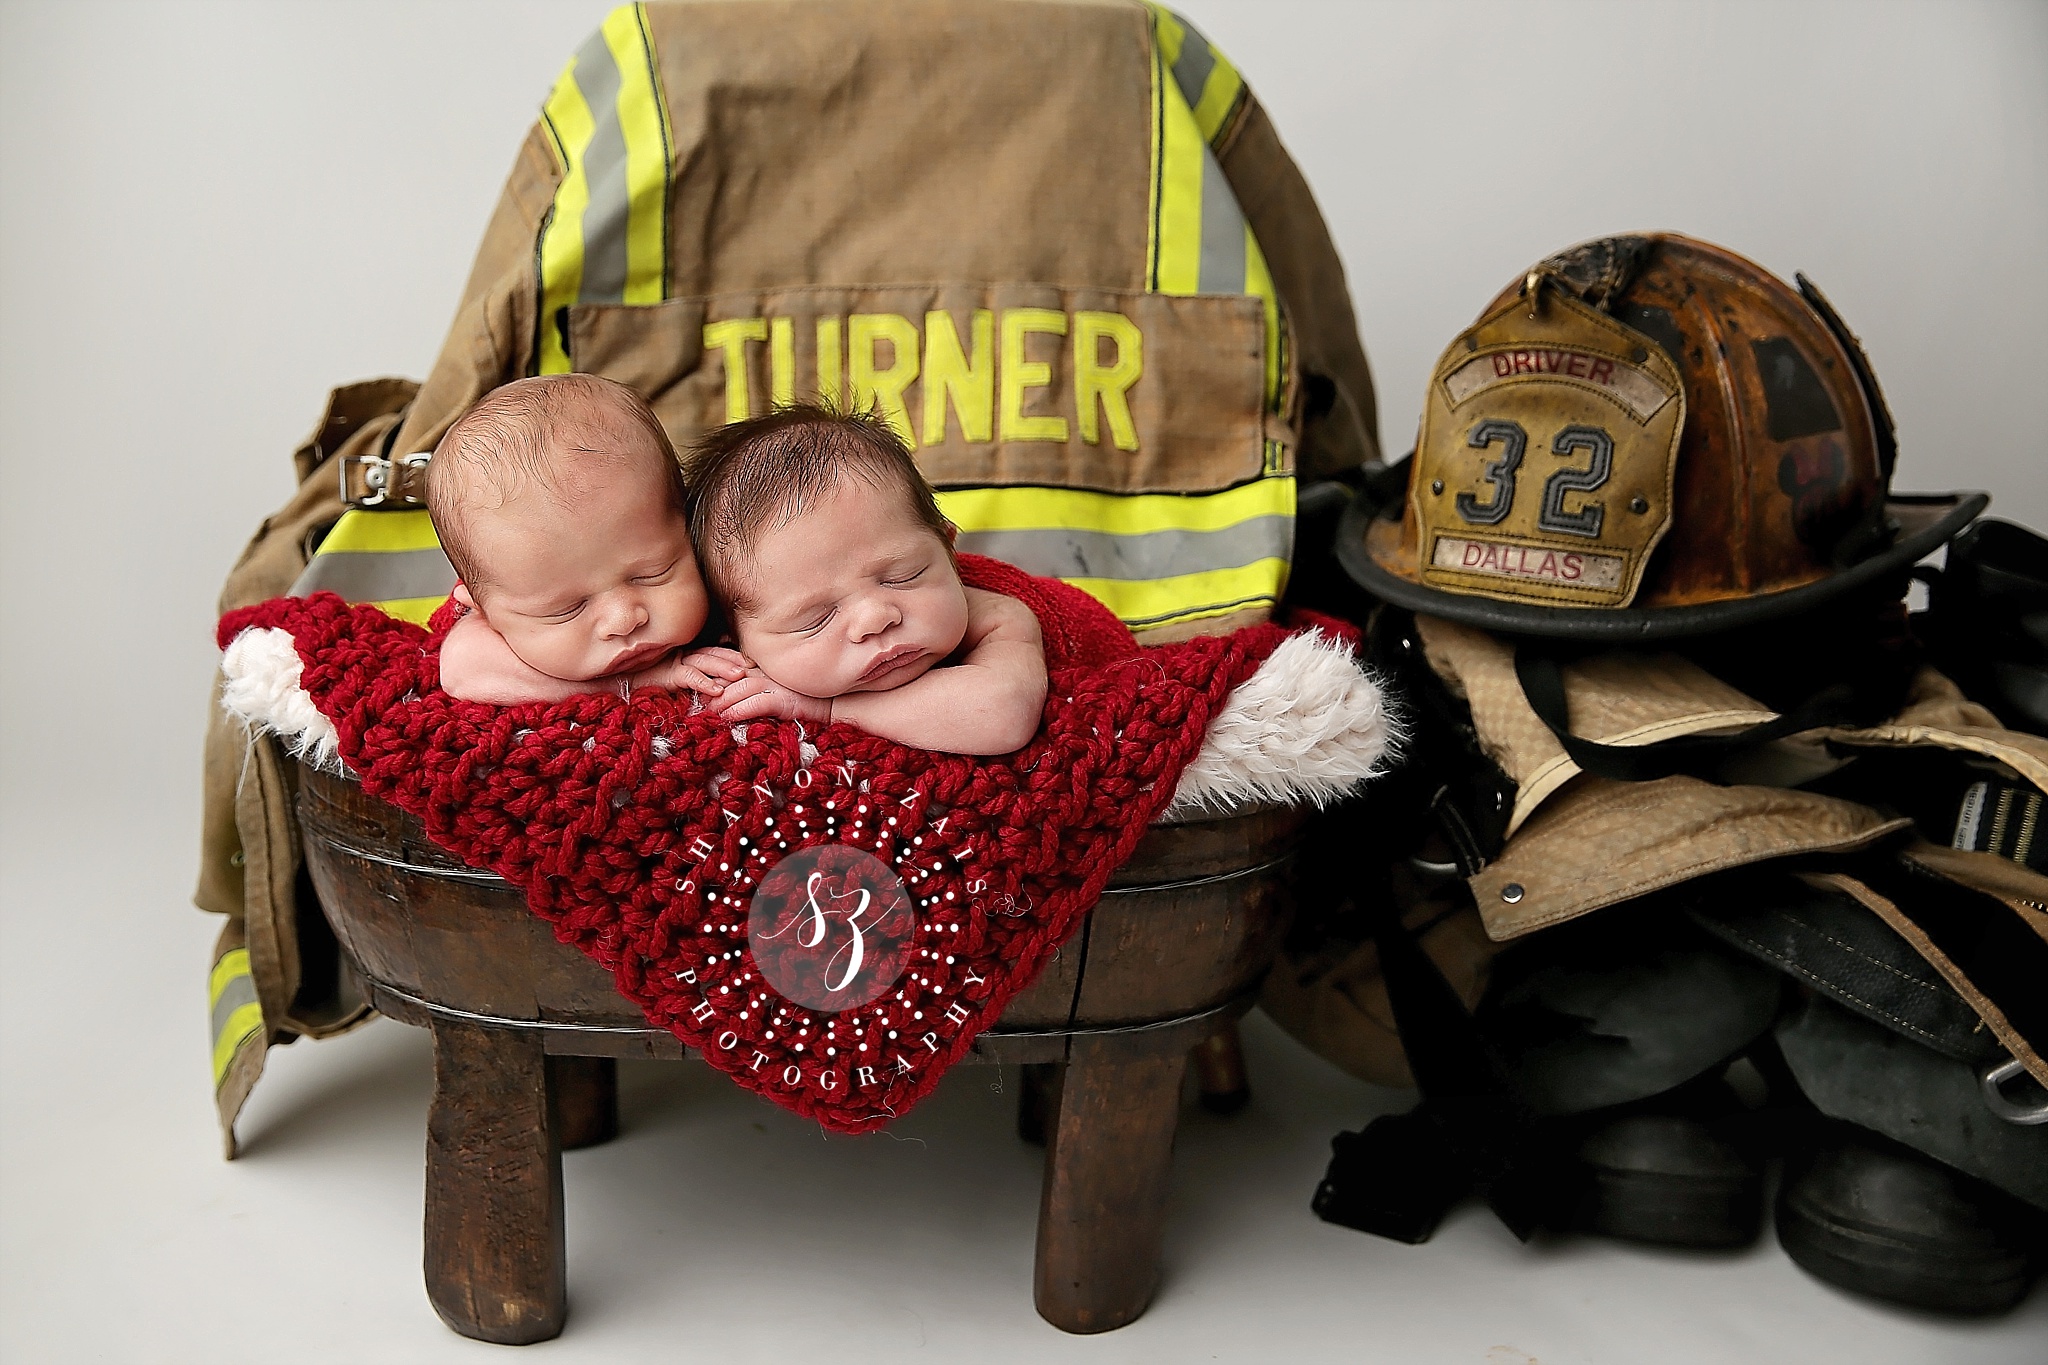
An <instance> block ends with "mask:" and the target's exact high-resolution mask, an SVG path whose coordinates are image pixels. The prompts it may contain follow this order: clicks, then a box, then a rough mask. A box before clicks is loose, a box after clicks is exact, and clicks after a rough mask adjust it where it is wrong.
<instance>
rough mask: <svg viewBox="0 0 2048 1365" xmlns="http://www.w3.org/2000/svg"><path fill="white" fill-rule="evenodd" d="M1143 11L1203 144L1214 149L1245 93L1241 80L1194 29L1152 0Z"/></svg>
mask: <svg viewBox="0 0 2048 1365" xmlns="http://www.w3.org/2000/svg"><path fill="white" fill-rule="evenodd" d="M1146 7H1147V8H1148V9H1150V10H1151V11H1152V31H1153V33H1154V35H1155V41H1156V42H1157V43H1158V45H1159V55H1160V57H1161V59H1162V61H1163V63H1164V65H1165V68H1166V70H1167V71H1169V72H1170V73H1172V75H1173V77H1174V80H1175V83H1176V84H1178V85H1179V86H1180V90H1181V98H1182V99H1184V100H1186V101H1187V103H1188V106H1189V107H1190V108H1191V109H1192V110H1193V112H1194V116H1195V126H1196V127H1198V128H1200V129H1201V132H1202V140H1203V141H1205V142H1207V143H1210V144H1211V145H1214V143H1215V141H1216V139H1217V138H1218V137H1220V136H1221V135H1222V133H1223V129H1224V127H1225V126H1226V125H1227V124H1228V123H1229V122H1230V115H1231V113H1232V111H1233V110H1235V109H1236V108H1237V102H1238V98H1239V97H1240V96H1241V95H1243V93H1244V77H1242V76H1240V75H1238V73H1237V68H1236V67H1234V66H1232V65H1231V64H1230V59H1229V58H1227V57H1225V56H1224V55H1223V53H1222V52H1221V51H1219V50H1218V49H1217V48H1216V47H1215V46H1214V45H1213V44H1211V43H1210V42H1209V40H1208V39H1207V38H1205V37H1203V36H1202V34H1201V32H1200V31H1199V30H1197V29H1196V28H1195V27H1194V25H1192V24H1190V23H1188V21H1187V20H1185V19H1183V18H1181V17H1180V16H1179V15H1178V14H1175V13H1174V12H1173V11H1172V10H1170V9H1168V8H1166V7H1165V6H1164V5H1160V4H1155V3H1152V0H1147V6H1146ZM1191 82H1192V83H1191Z"/></svg>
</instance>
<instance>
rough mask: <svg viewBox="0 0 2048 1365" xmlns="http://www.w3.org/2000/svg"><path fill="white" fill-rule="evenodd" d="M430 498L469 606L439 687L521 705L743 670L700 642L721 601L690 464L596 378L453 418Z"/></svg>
mask: <svg viewBox="0 0 2048 1365" xmlns="http://www.w3.org/2000/svg"><path fill="white" fill-rule="evenodd" d="M427 510H428V512H429V514H430V515H431V516H432V517H433V521H434V530H435V532H436V534H438V535H439V537H440V540H441V548H442V549H443V550H444V551H446V552H447V555H448V558H449V560H450V561H451V562H452V563H453V564H454V566H455V572H456V574H457V575H458V576H459V577H460V579H461V583H460V584H459V585H458V586H457V587H456V589H455V597H456V599H457V600H458V601H460V602H461V603H462V604H463V605H464V606H466V607H468V608H470V611H469V613H468V614H467V615H465V616H464V617H463V618H462V619H461V620H459V621H457V622H456V623H455V625H454V626H453V628H451V629H450V630H449V632H448V635H447V638H446V640H445V641H444V642H443V643H442V646H441V686H442V687H443V688H444V689H446V690H447V691H448V693H449V694H450V695H451V696H456V697H460V698H463V699H464V700H467V701H484V702H492V703H495V704H497V705H500V706H509V705H512V704H513V703H516V702H529V701H557V700H560V699H561V698H563V697H569V696H574V695H576V694H577V693H579V692H616V693H618V694H619V695H621V696H624V695H626V694H627V693H629V692H630V691H631V689H632V688H634V687H648V686H661V687H678V688H688V689H691V690H693V691H696V692H699V693H701V694H703V695H705V696H707V697H708V696H716V695H717V693H718V691H719V689H720V687H721V686H722V685H723V683H724V682H726V681H735V680H738V679H741V678H743V677H745V676H746V664H745V662H744V661H743V660H742V659H741V658H740V657H739V655H738V654H736V653H734V652H733V651H732V650H730V649H692V648H691V644H692V642H693V641H695V640H696V638H697V636H698V634H699V633H700V632H702V631H703V629H704V624H705V621H706V618H707V617H708V616H709V615H710V602H709V599H708V598H707V597H706V596H705V593H704V583H703V580H702V579H701V578H700V577H699V576H698V573H697V560H696V556H695V554H694V552H693V551H692V549H691V545H690V535H689V527H688V523H687V522H686V521H685V519H684V497H683V476H682V470H681V469H680V468H679V467H678V465H677V464H676V459H675V450H674V447H672V446H671V445H670V444H669V440H668V436H667V434H666V433H664V432H663V431H662V429H661V424H660V423H659V422H658V421H656V420H655V417H654V414H653V413H652V412H650V411H649V410H648V408H647V405H646V404H645V403H643V402H641V401H640V398H639V397H638V395H636V394H635V393H634V392H633V391H632V390H631V389H628V388H626V387H625V386H624V385H622V384H615V383H613V382H612V381H610V380H608V379H600V378H598V377H596V376H595V375H581V374H564V375H546V376H542V377H539V378H535V379H522V380H519V381H518V382H516V383H512V384H507V385H505V386H504V387H503V388H500V389H496V390H493V391H492V392H491V393H489V394H487V395H485V397H484V398H483V399H482V400H480V401H479V402H478V403H477V404H476V406H475V407H473V408H471V409H470V410H469V411H468V412H467V413H465V414H463V416H462V419H461V420H460V421H458V422H456V424H455V425H454V426H452V427H450V428H449V429H448V434H447V435H446V436H444V437H442V438H441V444H440V445H439V446H438V447H436V449H435V451H434V459H433V463H432V464H431V465H429V466H428V476H427Z"/></svg>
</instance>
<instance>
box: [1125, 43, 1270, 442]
mask: <svg viewBox="0 0 2048 1365" xmlns="http://www.w3.org/2000/svg"><path fill="white" fill-rule="evenodd" d="M1149 8H1150V9H1151V12H1152V31H1153V54H1152V112H1153V120H1152V185H1151V199H1150V207H1151V220H1150V222H1151V239H1150V241H1149V242H1148V244H1147V255H1146V281H1147V287H1148V288H1150V289H1152V290H1153V291H1155V292H1157V293H1161V294H1200V293H1218V292H1227V293H1238V292H1242V293H1244V294H1247V295H1250V296H1252V297H1254V298H1257V299H1258V300H1259V302H1260V304H1261V306H1262V308H1263V309H1264V312H1265V332H1266V358H1265V359H1266V373H1265V381H1266V405H1267V406H1268V407H1269V408H1273V409H1275V410H1277V409H1278V407H1279V404H1280V383H1281V377H1282V375H1284V374H1285V373H1286V365H1285V357H1284V356H1283V355H1282V350H1283V348H1284V346H1285V344H1286V342H1285V337H1284V335H1283V333H1282V330H1281V326H1280V300H1279V293H1278V291H1277V290H1276V289H1275V288H1274V285H1273V276H1272V272H1271V270H1269V269H1268V268H1267V265H1266V257H1265V253H1264V252H1262V251H1260V249H1259V243H1258V238H1257V237H1256V236H1255V235H1254V234H1253V232H1252V230H1251V225H1250V224H1249V223H1244V224H1243V236H1244V245H1243V262H1242V264H1243V268H1242V270H1241V271H1240V270H1237V269H1236V266H1235V262H1232V261H1230V260H1229V259H1228V258H1229V256H1231V255H1232V254H1234V252H1235V250H1236V248H1235V247H1234V246H1233V245H1230V244H1228V241H1227V239H1220V238H1219V239H1218V240H1217V243H1216V245H1217V247H1218V248H1220V253H1219V257H1220V258H1219V259H1218V260H1217V261H1216V262H1215V267H1216V268H1215V269H1214V270H1212V272H1211V274H1212V278H1209V279H1204V277H1203V231H1204V228H1205V227H1206V228H1207V230H1208V232H1209V233H1210V235H1211V237H1212V238H1214V237H1216V235H1217V234H1218V233H1223V232H1234V231H1236V228H1237V225H1238V224H1239V223H1241V222H1242V221H1243V214H1242V211H1241V210H1240V209H1239V208H1238V206H1237V202H1236V198H1235V196H1234V195H1233V194H1232V193H1231V192H1230V190H1229V186H1228V183H1227V181H1226V180H1225V179H1224V176H1223V168H1222V166H1221V165H1220V164H1218V162H1217V160H1216V157H1215V154H1214V152H1213V151H1212V150H1211V148H1210V142H1211V141H1212V140H1213V139H1214V138H1215V137H1217V136H1218V135H1219V134H1220V133H1221V132H1222V130H1223V127H1224V125H1225V124H1226V123H1227V122H1228V120H1229V117H1230V114H1231V111H1232V110H1233V109H1234V108H1235V107H1236V105H1237V103H1238V100H1239V98H1240V97H1241V96H1242V95H1243V93H1244V79H1243V77H1241V76H1239V75H1238V73H1237V68H1235V67H1234V66H1232V65H1231V64H1230V63H1229V61H1227V60H1226V59H1225V58H1224V56H1223V54H1222V53H1221V52H1218V51H1217V50H1216V49H1215V48H1213V47H1211V46H1209V43H1208V40H1207V39H1205V38H1203V37H1202V35H1201V34H1199V33H1197V32H1195V31H1194V30H1193V29H1192V28H1190V27H1188V25H1187V23H1186V22H1185V21H1184V20H1182V19H1181V18H1180V17H1179V16H1178V15H1176V14H1174V13H1173V12H1172V11H1171V10H1168V9H1166V8H1165V7H1163V6H1161V5H1157V4H1152V5H1150V6H1149ZM1198 70H1199V71H1203V72H1205V74H1203V75H1201V76H1200V84H1199V87H1198V89H1197V97H1196V98H1193V99H1192V101H1191V98H1190V95H1189V93H1188V89H1187V88H1184V86H1183V84H1182V79H1183V77H1188V76H1190V75H1191V73H1193V72H1195V71H1198ZM1205 179H1208V180H1210V181H1211V182H1212V183H1211V185H1210V194H1209V196H1208V203H1209V210H1208V211H1209V213H1210V214H1211V216H1212V217H1215V218H1216V219H1217V221H1215V222H1211V223H1207V224H1205V223H1204V222H1203V211H1204V194H1203V182H1204V180H1205Z"/></svg>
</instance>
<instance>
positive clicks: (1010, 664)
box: [686, 406, 1046, 754]
mask: <svg viewBox="0 0 2048 1365" xmlns="http://www.w3.org/2000/svg"><path fill="white" fill-rule="evenodd" d="M686 467H687V474H688V480H687V482H688V484H689V488H690V496H691V505H692V511H691V518H690V521H691V532H692V534H693V536H694V537H695V539H696V545H697V554H698V557H699V562H700V563H701V564H702V566H703V570H704V576H705V578H706V580H707V581H708V582H709V583H710V585H711V591H712V592H713V594H714V595H715V596H716V597H717V598H718V600H719V602H720V603H721V604H722V605H723V606H724V608H725V610H726V613H727V615H728V616H729V617H730V619H731V623H732V629H733V632H734V634H735V636H736V637H737V639H738V643H739V647H740V653H741V654H742V655H744V656H745V662H746V664H747V665H748V666H747V668H746V670H745V673H744V675H743V676H742V677H740V678H738V679H737V680H731V681H726V682H725V684H724V686H723V687H722V689H721V690H720V691H719V693H718V695H717V696H716V697H715V698H712V699H711V700H709V702H708V704H709V705H710V706H711V707H712V708H713V709H714V710H716V711H718V712H719V713H720V714H721V715H724V716H727V717H729V718H731V719H733V720H747V719H751V718H754V717H762V716H780V717H785V718H789V719H794V720H804V721H810V722H814V723H819V724H822V723H825V722H828V721H847V722H850V723H851V724H854V725H858V726H859V727H860V728H861V729H863V730H866V731H868V732H870V733H871V734H876V735H880V736H882V737H883V738H885V739H893V740H895V741H897V742H898V743H901V744H909V745H914V746H916V747H918V748H921V749H941V750H945V751H947V752H950V753H959V754H1006V753H1010V752H1012V751H1014V750H1016V749H1020V748H1022V747H1023V746H1024V745H1025V744H1027V743H1029V742H1030V740H1031V737H1032V736H1033V735H1034V734H1036V733H1037V731H1038V725H1039V721H1040V718H1041V715H1042V713H1043V711H1044V707H1045V688H1046V678H1045V650H1044V646H1043V644H1042V642H1041V639H1040V635H1039V628H1038V618H1037V617H1035V616H1033V615H1032V613H1031V610H1030V608H1028V607H1026V606H1025V605H1024V604H1023V603H1022V602H1019V601H1017V600H1016V599H1015V598H1011V597H1005V596H1002V595H1001V594H999V593H992V592H984V591H982V590H980V589H977V588H969V587H966V586H965V585H963V584H962V583H961V581H960V575H959V572H958V570H957V568H956V567H955V564H954V559H953V535H954V530H953V527H952V525H951V524H950V523H948V522H947V521H946V519H945V517H943V516H942V515H940V513H939V509H938V504H937V502H936V501H935V500H934V499H933V497H932V490H931V487H930V486H929V485H928V484H926V483H925V481H924V477H923V476H922V475H921V474H919V473H918V470H917V466H916V464H915V463H914V462H913V461H912V460H911V457H910V452H909V451H908V450H907V449H906V448H905V447H904V445H903V442H902V441H901V440H900V439H899V438H898V437H897V435H896V432H895V431H894V430H893V429H892V428H891V427H890V426H889V425H888V423H886V422H885V421H883V420H882V419H881V418H879V417H876V416H873V415H872V414H856V415H851V416H848V415H843V414H839V413H835V412H831V411H829V410H827V409H823V408H817V407H809V406H797V407H790V408H784V409H781V410H779V411H777V412H774V413H771V414H769V415H768V416H766V417H759V418H755V419H753V420H751V421H746V422H737V423H734V424H733V425H731V426H726V427H722V428H720V429H718V430H717V431H714V432H712V433H711V434H710V435H709V436H707V437H706V438H705V439H704V440H703V441H702V442H700V443H699V444H698V445H697V446H696V447H695V448H694V449H692V450H691V452H690V453H689V455H688V457H687V459H686ZM720 676H721V678H725V677H728V676H729V675H725V674H721V675H720Z"/></svg>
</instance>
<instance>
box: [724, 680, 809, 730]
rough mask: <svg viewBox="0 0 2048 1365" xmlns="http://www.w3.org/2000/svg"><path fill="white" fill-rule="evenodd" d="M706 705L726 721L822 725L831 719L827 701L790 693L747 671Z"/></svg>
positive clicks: (771, 681)
mask: <svg viewBox="0 0 2048 1365" xmlns="http://www.w3.org/2000/svg"><path fill="white" fill-rule="evenodd" d="M710 705H711V709H712V710H713V711H714V712H716V713H717V714H718V715H719V716H721V717H723V718H724V719H726V720H806V721H810V722H811V723H813V724H815V725H824V724H826V723H827V722H829V721H830V720H831V719H832V703H831V702H830V701H828V700H826V699H825V698H823V697H807V696H805V695H804V694H803V693H801V692H792V691H790V690H789V689H788V688H786V687H784V686H783V685H782V684H781V683H779V682H775V681H774V680H772V679H771V678H769V676H768V675H767V674H765V673H763V672H762V671H761V670H760V669H758V668H749V669H748V670H747V671H746V676H745V677H744V678H741V679H740V680H739V681H738V682H735V683H732V684H731V685H729V686H728V687H726V689H725V690H724V691H723V692H721V693H719V695H718V697H717V699H716V700H714V701H712V702H711V703H710Z"/></svg>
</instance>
